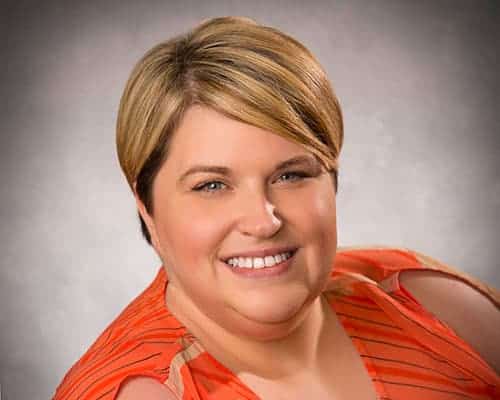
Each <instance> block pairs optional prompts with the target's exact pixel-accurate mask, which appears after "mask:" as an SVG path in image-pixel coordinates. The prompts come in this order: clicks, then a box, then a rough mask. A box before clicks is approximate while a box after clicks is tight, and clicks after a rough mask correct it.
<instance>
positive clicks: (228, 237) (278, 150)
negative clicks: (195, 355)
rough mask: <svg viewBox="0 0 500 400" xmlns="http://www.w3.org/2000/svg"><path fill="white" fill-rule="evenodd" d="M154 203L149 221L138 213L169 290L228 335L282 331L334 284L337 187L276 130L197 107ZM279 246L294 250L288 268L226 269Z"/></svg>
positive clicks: (179, 135) (159, 180)
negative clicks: (236, 259) (235, 259)
mask: <svg viewBox="0 0 500 400" xmlns="http://www.w3.org/2000/svg"><path fill="white" fill-rule="evenodd" d="M292 159H295V160H296V162H292V163H289V165H288V166H285V167H284V168H278V166H279V165H280V164H283V163H284V162H286V161H289V160H292ZM209 168H210V169H211V170H209ZM153 204H154V211H153V213H152V215H151V216H148V215H145V214H144V209H143V208H142V210H141V211H142V213H143V218H144V219H145V221H146V223H147V224H148V227H149V229H150V232H151V236H152V240H153V245H154V246H155V249H156V251H157V252H158V254H159V256H160V257H161V259H162V261H163V263H164V265H165V267H166V268H167V272H168V275H169V280H170V281H169V289H168V290H170V287H171V286H172V287H173V290H174V291H175V293H177V294H178V295H179V296H181V297H183V298H185V299H187V300H186V301H189V302H190V303H191V306H194V307H195V308H196V309H198V310H199V311H200V312H202V313H203V314H204V315H205V316H207V317H208V318H209V319H211V320H212V321H213V322H215V323H216V324H218V325H219V326H221V327H223V328H225V329H226V330H229V331H231V332H233V333H238V334H242V335H249V336H255V337H261V338H266V337H272V336H276V335H279V334H280V333H279V332H283V333H284V332H285V331H286V330H287V329H290V328H291V327H292V326H296V325H297V323H298V322H299V320H300V319H301V318H303V317H304V316H305V315H306V311H307V309H308V307H307V306H308V305H310V304H311V303H312V302H313V301H314V300H315V299H316V298H317V296H318V295H319V294H320V293H321V291H322V289H323V287H324V285H325V283H326V281H327V279H328V275H329V273H330V271H331V267H332V265H333V260H334V257H335V252H336V247H337V231H336V214H335V192H334V188H333V183H332V179H331V178H330V175H329V174H328V173H327V172H326V171H325V170H324V168H323V167H322V166H321V164H320V163H319V162H318V161H317V160H316V158H315V157H314V156H313V155H312V153H310V152H308V151H307V150H305V149H303V148H302V147H300V146H299V145H297V144H295V143H293V142H291V141H289V140H287V139H284V138H282V137H280V136H278V135H275V134H272V133H271V132H267V131H264V130H262V129H260V128H256V127H254V126H251V125H247V124H245V123H242V122H238V121H235V120H232V119H229V118H227V117H225V116H223V115H222V114H219V113H217V112H216V111H213V110H211V109H209V108H205V107H201V106H193V107H191V108H190V109H189V110H188V111H187V112H186V114H185V116H184V118H183V120H182V122H181V124H180V126H179V128H178V130H177V131H176V132H175V134H174V136H173V138H172V141H171V142H170V149H169V154H168V157H167V160H166V161H165V163H164V164H163V165H162V167H161V169H160V171H159V173H158V175H157V177H156V178H155V181H154V185H153ZM140 208H141V205H140ZM283 248H285V249H292V250H293V251H294V253H293V256H292V257H291V258H290V260H288V261H286V263H285V264H284V263H283V261H282V264H279V260H280V257H278V258H274V262H275V263H276V262H278V264H276V265H274V266H272V267H269V266H265V267H264V268H246V267H243V266H240V265H239V264H238V265H237V266H236V267H235V266H231V265H229V264H228V263H226V262H225V260H226V259H227V258H228V257H232V256H240V257H242V260H243V262H244V265H247V263H248V262H249V261H248V260H247V258H248V259H251V260H252V266H253V264H257V265H259V261H258V260H257V261H256V260H255V258H251V257H248V256H249V255H250V254H249V253H252V252H255V251H259V250H267V249H271V253H273V254H276V253H282V252H283V251H281V250H280V249H283ZM273 249H276V251H275V250H273ZM270 260H271V259H269V258H268V261H270ZM264 261H266V259H265V258H264ZM167 297H168V296H167ZM278 331H279V332H278Z"/></svg>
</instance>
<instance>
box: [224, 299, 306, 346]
mask: <svg viewBox="0 0 500 400" xmlns="http://www.w3.org/2000/svg"><path fill="white" fill-rule="evenodd" d="M296 299H297V298H295V300H296ZM311 303H312V300H310V301H307V298H305V299H304V301H294V302H288V303H286V304H281V307H271V306H270V305H269V304H266V305H265V306H261V307H253V308H252V307H249V304H246V305H245V307H244V308H243V309H242V308H238V309H234V308H233V313H234V314H235V315H234V320H233V321H232V323H231V324H230V326H231V328H230V330H231V331H232V332H233V333H234V334H237V335H238V336H243V337H247V338H249V339H253V340H258V341H269V340H276V339H280V338H283V337H286V336H287V335H289V334H290V333H291V332H292V331H293V330H295V329H296V328H297V327H298V326H299V325H300V323H301V322H302V321H303V320H304V319H305V316H306V315H307V311H308V309H309V307H310V305H311ZM275 305H276V304H275Z"/></svg>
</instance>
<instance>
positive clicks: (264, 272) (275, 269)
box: [223, 249, 298, 278]
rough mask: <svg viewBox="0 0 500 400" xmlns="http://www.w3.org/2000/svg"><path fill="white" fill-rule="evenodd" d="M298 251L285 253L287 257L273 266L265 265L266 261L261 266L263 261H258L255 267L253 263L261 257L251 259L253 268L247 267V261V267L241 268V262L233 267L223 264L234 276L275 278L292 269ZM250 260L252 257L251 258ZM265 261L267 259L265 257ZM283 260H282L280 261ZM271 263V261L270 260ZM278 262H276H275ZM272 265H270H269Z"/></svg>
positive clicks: (226, 263)
mask: <svg viewBox="0 0 500 400" xmlns="http://www.w3.org/2000/svg"><path fill="white" fill-rule="evenodd" d="M297 251H298V249H294V250H292V251H289V252H285V253H287V254H285V257H278V262H275V263H274V264H273V265H268V266H266V265H265V260H264V266H260V265H261V261H257V266H256V267H254V266H253V262H254V261H255V259H258V258H259V257H251V261H252V266H251V267H247V266H246V265H247V264H246V261H245V263H244V264H243V263H242V264H243V265H245V266H240V265H239V260H238V263H237V264H234V265H231V264H229V263H228V262H223V263H224V265H226V267H227V268H229V270H230V271H231V272H233V273H234V274H236V275H238V276H243V277H246V278H267V277H274V276H277V275H282V274H284V273H285V272H287V271H288V270H289V269H290V266H291V265H292V261H293V260H295V254H296V253H297ZM245 258H246V257H245ZM249 258H250V257H249ZM263 258H264V259H265V257H263ZM280 258H281V260H280ZM228 261H229V260H228ZM268 261H270V260H268ZM275 261H276V260H275ZM269 264H270V263H269Z"/></svg>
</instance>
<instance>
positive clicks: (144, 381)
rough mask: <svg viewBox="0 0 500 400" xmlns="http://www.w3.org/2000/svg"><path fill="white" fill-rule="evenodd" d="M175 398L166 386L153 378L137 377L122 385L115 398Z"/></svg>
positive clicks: (130, 399) (135, 399) (162, 399)
mask: <svg viewBox="0 0 500 400" xmlns="http://www.w3.org/2000/svg"><path fill="white" fill-rule="evenodd" d="M142 399H148V400H177V399H178V398H177V396H176V395H175V394H174V393H173V392H172V391H170V389H168V388H167V386H165V385H163V384H161V383H160V382H157V381H156V380H154V379H151V378H146V377H139V378H134V379H130V380H129V381H127V382H125V383H124V384H123V385H122V388H121V389H120V391H119V392H118V396H117V397H116V400H142Z"/></svg>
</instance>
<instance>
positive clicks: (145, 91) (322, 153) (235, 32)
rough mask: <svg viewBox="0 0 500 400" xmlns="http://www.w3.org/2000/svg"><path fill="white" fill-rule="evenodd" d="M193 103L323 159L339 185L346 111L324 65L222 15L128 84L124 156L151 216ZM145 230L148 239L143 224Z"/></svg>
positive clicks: (163, 50)
mask: <svg viewBox="0 0 500 400" xmlns="http://www.w3.org/2000/svg"><path fill="white" fill-rule="evenodd" d="M194 104H198V105H204V106H207V107H210V108H212V109H214V110H216V111H218V112H220V113H222V114H224V115H226V116H227V117H229V118H232V119H235V120H238V121H241V122H244V123H247V124H250V125H254V126H256V127H259V128H261V129H264V130H267V131H270V132H272V133H274V134H277V135H280V136H282V137H284V138H286V139H289V140H292V141H294V142H296V143H298V144H299V145H301V146H303V147H304V148H305V149H307V150H308V151H310V152H311V153H313V154H314V155H315V156H316V157H317V158H318V159H319V160H320V161H321V163H322V164H323V165H324V167H325V168H326V169H327V171H329V172H330V173H331V174H332V178H333V180H334V186H335V190H336V189H337V169H338V164H337V160H338V156H339V153H340V150H341V147H342V141H343V122H342V113H341V110H340V106H339V103H338V101H337V98H336V96H335V94H334V92H333V90H332V88H331V85H330V83H329V81H328V79H327V77H326V74H325V72H324V70H323V69H322V68H321V66H320V64H319V63H318V61H317V60H316V59H315V58H314V56H313V55H312V54H311V53H310V52H309V50H307V49H306V48H305V47H304V46H303V45H302V44H301V43H299V42H298V41H296V40H295V39H293V38H291V37H290V36H288V35H286V34H284V33H282V32H280V31H279V30H277V29H274V28H271V27H268V26H263V25H259V24H257V23H256V22H254V21H252V20H250V19H248V18H242V17H220V18H214V19H211V20H208V21H206V22H203V23H202V24H200V25H198V26H197V27H195V28H194V29H193V30H191V31H190V32H188V33H186V34H184V35H181V36H177V37H174V38H172V39H170V40H168V41H166V42H163V43H160V44H158V45H157V46H155V47H153V48H152V49H151V50H150V51H148V52H147V53H146V54H145V55H144V57H143V58H142V59H141V60H140V61H139V62H138V64H137V65H136V66H135V68H134V70H133V71H132V74H131V76H130V78H129V80H128V82H127V85H126V87H125V91H124V93H123V96H122V99H121V102H120V108H119V112H118V120H117V132H116V143H117V149H118V158H119V161H120V165H121V167H122V169H123V172H124V173H125V176H126V178H127V181H128V183H129V185H130V187H131V188H132V189H133V188H134V185H135V190H136V192H137V194H138V196H139V198H140V199H141V200H142V201H143V202H144V204H145V206H146V209H147V210H148V212H150V213H151V212H152V211H153V204H152V198H151V188H152V184H153V181H154V178H155V176H156V174H157V172H158V170H159V169H160V167H161V165H162V164H163V162H164V161H165V159H166V157H167V153H168V142H169V139H170V137H171V136H172V133H173V132H174V131H175V129H176V126H178V124H179V122H180V120H181V118H182V116H183V115H184V113H185V111H186V110H187V109H188V108H189V107H190V106H191V105H194ZM133 190H134V189H133ZM141 224H142V228H143V233H144V235H145V236H146V239H147V240H148V242H150V238H149V234H148V232H147V229H146V228H145V225H144V222H143V221H142V219H141Z"/></svg>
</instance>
